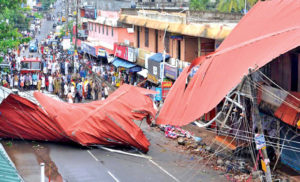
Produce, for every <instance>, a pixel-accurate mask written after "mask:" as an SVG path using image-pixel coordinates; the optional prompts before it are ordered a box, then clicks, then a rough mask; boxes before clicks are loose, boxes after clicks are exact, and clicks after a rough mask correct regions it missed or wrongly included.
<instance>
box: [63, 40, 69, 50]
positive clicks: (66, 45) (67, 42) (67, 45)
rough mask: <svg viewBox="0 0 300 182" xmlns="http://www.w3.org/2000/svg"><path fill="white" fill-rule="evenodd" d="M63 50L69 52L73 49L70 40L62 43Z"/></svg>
mask: <svg viewBox="0 0 300 182" xmlns="http://www.w3.org/2000/svg"><path fill="white" fill-rule="evenodd" d="M62 46H63V50H68V49H70V48H71V41H70V39H63V41H62Z"/></svg>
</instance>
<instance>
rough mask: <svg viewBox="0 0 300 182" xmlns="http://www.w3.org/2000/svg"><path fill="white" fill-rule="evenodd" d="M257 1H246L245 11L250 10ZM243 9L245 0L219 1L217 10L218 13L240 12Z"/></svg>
mask: <svg viewBox="0 0 300 182" xmlns="http://www.w3.org/2000/svg"><path fill="white" fill-rule="evenodd" d="M257 1H258V0H246V9H250V8H251V7H252V6H253V5H254V4H255V3H256V2H257ZM244 9H245V0H219V2H218V3H217V10H218V11H220V12H229V13H231V12H241V11H242V10H244Z"/></svg>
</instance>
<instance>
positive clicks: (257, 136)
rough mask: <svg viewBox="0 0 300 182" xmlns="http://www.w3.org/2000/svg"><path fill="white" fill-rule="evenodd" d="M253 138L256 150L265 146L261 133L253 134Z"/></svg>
mask: <svg viewBox="0 0 300 182" xmlns="http://www.w3.org/2000/svg"><path fill="white" fill-rule="evenodd" d="M254 140H255V144H256V150H260V149H262V148H264V147H266V140H265V136H264V135H263V134H255V137H254Z"/></svg>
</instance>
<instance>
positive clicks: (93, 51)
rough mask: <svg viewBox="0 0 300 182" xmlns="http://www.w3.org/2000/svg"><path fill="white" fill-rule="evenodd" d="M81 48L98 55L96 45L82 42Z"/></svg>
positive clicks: (90, 53)
mask: <svg viewBox="0 0 300 182" xmlns="http://www.w3.org/2000/svg"><path fill="white" fill-rule="evenodd" d="M81 49H82V51H83V52H85V53H87V54H89V55H92V56H94V57H96V49H95V47H93V46H90V45H88V44H86V43H82V44H81Z"/></svg>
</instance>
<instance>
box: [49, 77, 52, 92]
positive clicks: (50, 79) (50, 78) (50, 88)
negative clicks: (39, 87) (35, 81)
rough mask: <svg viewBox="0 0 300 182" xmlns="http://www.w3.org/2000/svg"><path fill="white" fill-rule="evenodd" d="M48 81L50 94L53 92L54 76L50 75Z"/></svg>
mask: <svg viewBox="0 0 300 182" xmlns="http://www.w3.org/2000/svg"><path fill="white" fill-rule="evenodd" d="M48 80H49V89H48V91H49V92H50V93H52V92H53V77H52V75H49V77H48Z"/></svg>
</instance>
